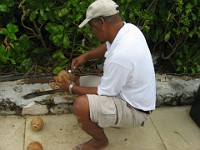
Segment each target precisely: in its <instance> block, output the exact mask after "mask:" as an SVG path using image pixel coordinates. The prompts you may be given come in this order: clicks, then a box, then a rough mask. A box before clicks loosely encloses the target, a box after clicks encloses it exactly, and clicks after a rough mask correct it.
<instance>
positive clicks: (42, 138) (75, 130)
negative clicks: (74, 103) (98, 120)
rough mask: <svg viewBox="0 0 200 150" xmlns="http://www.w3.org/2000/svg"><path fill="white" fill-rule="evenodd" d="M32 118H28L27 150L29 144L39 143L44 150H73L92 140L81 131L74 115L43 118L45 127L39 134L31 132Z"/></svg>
mask: <svg viewBox="0 0 200 150" xmlns="http://www.w3.org/2000/svg"><path fill="white" fill-rule="evenodd" d="M32 118H33V116H27V123H26V135H25V149H26V147H27V146H28V144H29V143H31V142H33V141H38V142H40V143H41V144H42V146H43V148H44V150H72V149H73V148H74V147H75V146H76V145H78V144H80V143H83V142H84V141H86V140H89V139H90V137H89V136H88V135H87V134H86V133H85V132H83V131H82V130H81V129H80V127H79V126H78V124H77V121H76V119H75V117H74V115H73V114H68V115H59V116H58V115H49V116H48V115H46V116H41V118H42V119H43V120H44V122H45V126H44V128H43V130H41V131H38V132H34V131H32V130H31V127H30V123H31V120H32Z"/></svg>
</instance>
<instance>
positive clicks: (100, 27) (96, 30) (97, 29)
mask: <svg viewBox="0 0 200 150" xmlns="http://www.w3.org/2000/svg"><path fill="white" fill-rule="evenodd" d="M104 24H105V21H104V20H103V19H102V18H97V19H92V20H91V21H90V22H89V25H90V29H91V31H92V33H93V34H94V35H95V36H96V37H97V39H98V40H99V41H100V42H106V41H107V39H106V34H105V30H104Z"/></svg>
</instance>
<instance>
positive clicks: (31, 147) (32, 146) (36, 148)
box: [27, 141, 43, 150]
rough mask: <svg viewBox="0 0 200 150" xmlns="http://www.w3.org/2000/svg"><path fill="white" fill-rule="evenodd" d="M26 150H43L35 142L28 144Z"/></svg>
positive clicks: (40, 145)
mask: <svg viewBox="0 0 200 150" xmlns="http://www.w3.org/2000/svg"><path fill="white" fill-rule="evenodd" d="M27 150H43V147H42V144H40V143H39V142H37V141H34V142H32V143H30V144H29V145H28V147H27Z"/></svg>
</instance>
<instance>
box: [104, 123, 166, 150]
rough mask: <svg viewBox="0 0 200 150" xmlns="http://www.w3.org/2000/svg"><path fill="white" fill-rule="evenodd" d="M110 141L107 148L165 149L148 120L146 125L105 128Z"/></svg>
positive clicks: (107, 149)
mask: <svg viewBox="0 0 200 150" xmlns="http://www.w3.org/2000/svg"><path fill="white" fill-rule="evenodd" d="M105 132H106V135H107V136H108V138H109V140H110V143H109V146H108V147H107V148H106V150H133V149H135V150H165V147H164V145H163V143H162V141H161V139H160V138H159V136H158V134H157V131H156V130H155V127H154V125H153V124H152V122H151V121H150V120H147V122H146V123H145V126H144V127H142V126H141V127H136V128H129V129H115V128H108V129H106V130H105Z"/></svg>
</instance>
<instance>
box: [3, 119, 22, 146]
mask: <svg viewBox="0 0 200 150" xmlns="http://www.w3.org/2000/svg"><path fill="white" fill-rule="evenodd" d="M24 129H25V119H24V118H23V117H18V116H0V150H23V147H24Z"/></svg>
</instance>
